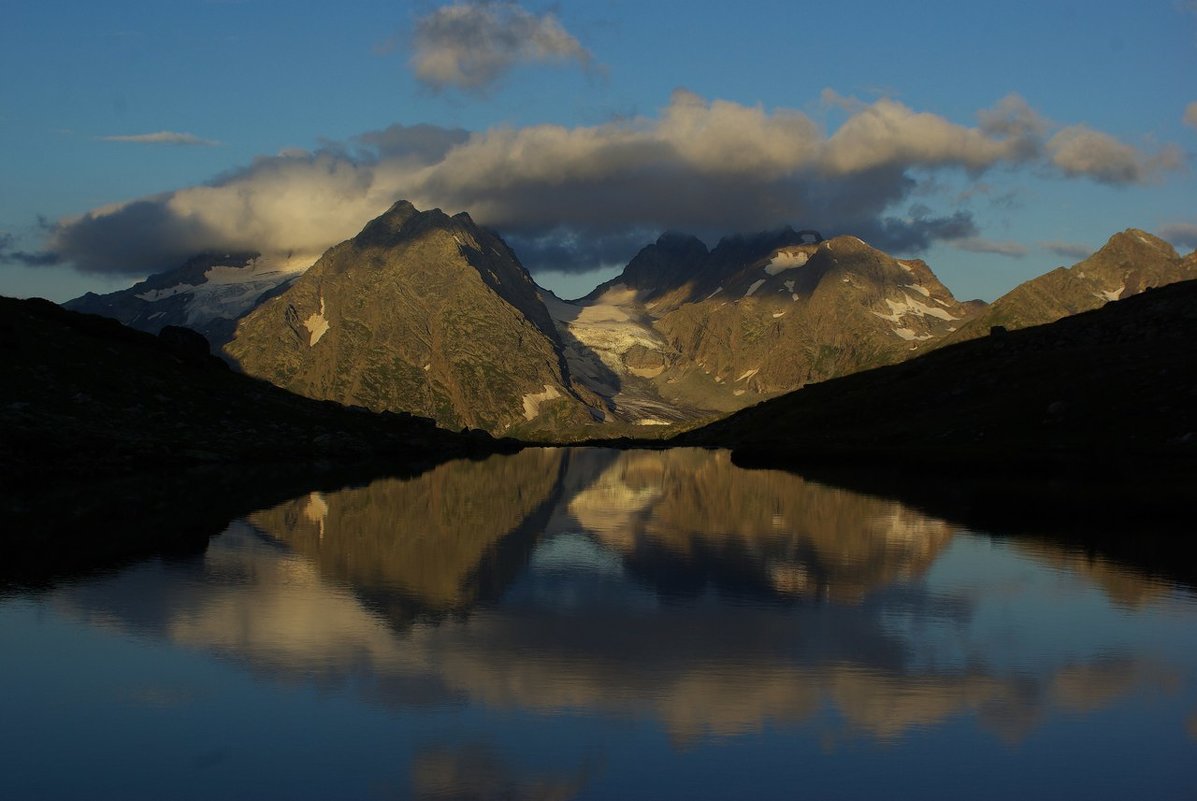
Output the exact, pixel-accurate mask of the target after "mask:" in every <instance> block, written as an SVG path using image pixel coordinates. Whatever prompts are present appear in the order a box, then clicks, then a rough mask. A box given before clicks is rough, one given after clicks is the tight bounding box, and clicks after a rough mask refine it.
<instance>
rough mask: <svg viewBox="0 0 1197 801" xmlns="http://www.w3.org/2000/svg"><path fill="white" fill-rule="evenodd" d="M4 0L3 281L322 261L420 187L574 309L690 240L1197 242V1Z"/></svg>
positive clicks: (1018, 245) (987, 267) (1006, 271)
mask: <svg viewBox="0 0 1197 801" xmlns="http://www.w3.org/2000/svg"><path fill="white" fill-rule="evenodd" d="M3 10H4V19H5V24H4V25H3V26H2V27H0V75H3V76H4V78H3V80H2V81H0V175H3V176H4V178H3V180H2V182H0V259H3V261H0V294H10V295H18V296H24V295H42V296H46V297H50V298H52V299H55V300H64V299H67V298H69V297H73V296H75V295H78V294H81V293H82V292H84V291H88V290H93V291H109V290H112V289H116V288H120V287H123V286H127V285H129V284H131V283H133V282H134V281H135V280H137V279H138V278H140V277H143V276H144V275H145V274H146V272H149V271H155V270H158V269H167V268H170V267H173V266H176V264H177V263H178V261H179V260H180V259H179V258H178V257H179V255H180V254H182V253H184V252H186V251H187V250H188V249H194V248H209V247H210V248H213V249H220V248H232V247H253V248H254V249H259V250H271V249H276V250H286V251H289V252H303V253H306V252H309V251H310V252H312V253H313V254H317V255H318V253H319V251H320V250H322V249H323V247H327V246H328V245H331V244H333V243H335V242H336V241H339V240H340V239H343V238H345V237H347V236H351V235H352V234H353V233H355V232H356V231H357V230H358V229H360V228H361V226H362V225H364V223H365V222H366V221H367V219H368V218H369V217H370V216H373V215H374V214H377V213H379V212H381V211H382V210H384V209H385V208H386V207H387V206H388V205H389V204H390V202H392V201H393V200H396V199H399V198H401V197H402V198H408V199H411V200H413V202H416V203H417V205H439V206H442V207H443V208H445V210H446V211H450V212H457V211H463V210H464V211H469V212H471V214H472V215H473V216H475V218H476V219H478V220H479V221H480V222H483V223H485V224H487V225H491V226H492V227H494V228H496V229H497V230H498V231H499V232H500V233H501V234H503V235H504V236H505V237H507V238H508V239H509V241H511V243H512V244H513V246H514V247H515V248H516V250H517V252H518V253H519V254H520V255H521V257H522V258H524V260H525V261H526V262H527V263H528V265H529V267H530V268H531V269H532V270H533V272H534V274H536V275H537V277H538V279H540V280H541V281H542V282H544V283H546V284H547V285H548V286H549V287H550V288H553V289H555V290H558V291H559V292H561V294H564V295H577V294H581V293H583V292H584V291H586V290H587V289H588V288H589V286H590V285H592V284H593V283H594V282H595V280H597V278H599V277H601V276H602V274H603V271H606V273H609V272H610V271H611V270H613V269H617V268H618V267H619V266H621V264H622V262H624V261H626V260H627V258H629V257H630V256H631V255H633V254H634V252H635V250H636V247H637V246H638V244H641V243H645V242H647V241H650V240H651V239H653V238H655V236H656V235H657V234H658V233H660V231H661V230H663V229H664V228H676V229H683V230H691V231H693V232H695V233H698V234H699V235H700V236H703V237H704V239H707V240H708V241H709V242H710V243H712V244H713V241H714V239H716V238H717V237H718V236H719V235H721V234H726V233H732V232H735V231H744V230H754V229H761V228H767V227H773V226H776V225H779V224H784V223H787V222H788V223H791V224H793V225H794V226H795V227H808V226H816V227H820V228H821V229H827V232H828V233H857V234H859V235H861V236H862V237H863V238H864V239H866V241H870V242H872V243H874V244H877V245H878V246H881V247H883V248H885V249H887V250H889V251H891V252H893V253H895V254H896V255H902V256H919V257H922V258H924V259H926V260H927V261H928V263H929V264H930V265H931V267H932V269H934V270H935V271H936V273H937V274H939V275H940V277H941V278H942V279H943V280H944V281H945V283H947V284H948V286H949V287H950V288H951V289H952V290H953V291H954V292H955V293H956V294H957V295H958V296H959V297H962V298H967V297H974V296H979V297H983V298H987V299H992V298H993V297H995V296H996V295H998V294H1001V293H1002V292H1004V291H1006V290H1007V289H1009V288H1011V287H1012V286H1014V285H1015V284H1017V283H1018V282H1020V281H1022V280H1025V279H1027V278H1030V277H1032V276H1034V275H1037V274H1039V273H1042V272H1044V271H1046V270H1048V269H1050V268H1052V267H1054V266H1056V265H1059V264H1071V263H1072V262H1074V261H1076V260H1078V258H1079V257H1080V256H1081V255H1083V253H1084V252H1085V251H1086V250H1092V249H1094V248H1096V247H1099V246H1100V245H1101V244H1102V243H1103V242H1104V241H1105V239H1106V238H1108V237H1109V236H1110V235H1111V234H1113V233H1114V232H1116V231H1118V230H1122V229H1124V228H1127V227H1130V226H1135V227H1140V228H1144V229H1147V230H1150V231H1154V232H1157V233H1160V234H1162V235H1165V236H1166V238H1169V239H1170V240H1171V241H1173V242H1174V244H1176V245H1177V247H1178V249H1180V250H1181V251H1182V252H1187V251H1189V250H1191V249H1193V247H1194V246H1197V178H1195V176H1194V171H1193V168H1194V154H1195V153H1197V105H1193V104H1197V4H1195V3H1193V2H1189V1H1186V0H1177V1H1175V2H1174V1H1173V0H1162V1H1161V2H1149V3H1143V2H1106V3H1101V2H1097V3H1094V2H1089V3H1075V2H1053V1H1052V0H1048V1H1047V2H1036V3H1029V2H1026V3H1020V2H1007V3H1003V4H993V5H980V4H966V3H959V2H952V3H947V2H927V3H923V4H920V6H919V7H918V9H917V14H916V13H912V12H913V9H912V8H911V7H910V6H904V5H902V4H893V3H879V2H836V3H798V2H765V1H760V2H754V1H753V0H743V1H742V2H739V3H726V4H705V3H693V2H685V3H683V2H673V0H664V1H659V2H652V3H642V2H641V3H634V2H624V1H623V0H610V1H608V2H603V1H602V0H590V1H589V2H573V1H571V0H562V2H556V3H551V4H550V3H538V2H532V0H526V2H523V3H522V4H516V3H510V2H503V3H494V2H492V3H466V2H458V3H450V2H413V3H394V2H391V3H381V2H369V1H367V2H356V3H352V4H326V3H305V2H269V1H267V0H244V2H237V1H236V0H225V1H224V2H221V1H218V0H209V1H205V0H172V2H161V0H159V2H153V3H151V2H108V3H103V4H93V3H83V2H48V1H47V2H36V3H34V2H21V1H19V0H7V1H6V2H5V3H4V5H3ZM1186 114H1188V123H1186ZM371 132H385V133H373V134H372V133H371ZM139 200H140V201H142V202H140V203H134V204H133V205H132V206H127V205H126V206H118V205H114V204H128V203H130V202H132V201H139Z"/></svg>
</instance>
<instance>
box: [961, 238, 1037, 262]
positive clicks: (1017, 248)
mask: <svg viewBox="0 0 1197 801" xmlns="http://www.w3.org/2000/svg"><path fill="white" fill-rule="evenodd" d="M952 245H953V246H955V247H956V248H958V249H960V250H967V251H969V252H971V253H995V254H997V255H998V256H1009V257H1010V258H1012V259H1021V258H1022V257H1023V256H1025V255H1027V252H1028V251H1027V246H1026V245H1023V244H1021V243H1019V242H996V241H994V240H992V239H985V238H983V237H979V236H966V237H962V238H960V239H954V240H952Z"/></svg>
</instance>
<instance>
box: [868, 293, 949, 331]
mask: <svg viewBox="0 0 1197 801" xmlns="http://www.w3.org/2000/svg"><path fill="white" fill-rule="evenodd" d="M885 305H887V306H889V312H890V313H889V314H882V313H881V312H877V311H875V312H873V314H875V315H877V316H878V317H880V318H881V319H882V320H889V321H890V322H891V323H897V322H900V321H901V318H902V317H905V316H906V315H908V314H912V315H914V316H915V317H935V318H937V319H939V320H959V319H960V318H959V317H953V316H952V315H951V314H949V313H948V312H947V311H945V310H944V309H937V308H935V307H934V306H928V305H927V304H926V303H922V302H921V301H917V300H915V299H914V298H912V297H910V295H907V294H906V293H904V292H903V293H902V298H901V299H900V300H892V299H890V298H886V300H885Z"/></svg>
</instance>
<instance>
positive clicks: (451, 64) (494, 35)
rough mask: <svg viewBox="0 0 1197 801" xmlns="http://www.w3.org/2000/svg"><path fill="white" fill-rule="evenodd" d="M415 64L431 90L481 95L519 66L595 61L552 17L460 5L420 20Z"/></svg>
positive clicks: (505, 6) (514, 7)
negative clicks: (452, 88)
mask: <svg viewBox="0 0 1197 801" xmlns="http://www.w3.org/2000/svg"><path fill="white" fill-rule="evenodd" d="M412 46H413V50H414V53H413V55H412V57H411V66H412V68H413V69H414V70H415V73H416V77H417V78H418V79H419V80H420V81H421V82H422V83H424V84H425V85H427V86H430V87H432V88H433V89H438V90H439V89H445V88H447V87H455V88H458V89H466V90H470V91H481V90H485V89H486V88H487V87H489V86H491V85H492V84H494V83H495V82H496V81H498V80H499V79H500V78H502V77H503V75H505V74H506V73H507V72H508V71H510V70H511V69H512V68H513V67H515V66H517V65H519V64H533V63H558V64H560V63H565V62H570V61H574V62H577V63H578V64H580V65H581V66H582V67H583V68H588V67H589V66H590V65H591V63H592V61H593V57H592V56H591V54H590V51H588V50H587V49H586V48H584V47H583V46H582V45H581V43H579V42H578V40H577V39H576V38H574V37H573V35H571V34H570V33H569V32H568V31H566V30H565V28H564V27H562V25H561V23H560V22H559V21H558V20H557V18H556V17H555V16H553V15H552V14H543V15H540V16H537V15H536V14H533V13H532V12H530V11H527V10H526V9H524V8H522V7H521V6H520V5H519V4H518V3H514V2H501V1H499V0H495V1H494V2H458V3H453V4H452V5H448V6H442V7H441V8H438V9H436V10H435V11H432V12H431V13H429V14H427V15H425V16H423V17H421V18H420V19H419V20H417V22H416V30H415V34H414V37H413V42H412Z"/></svg>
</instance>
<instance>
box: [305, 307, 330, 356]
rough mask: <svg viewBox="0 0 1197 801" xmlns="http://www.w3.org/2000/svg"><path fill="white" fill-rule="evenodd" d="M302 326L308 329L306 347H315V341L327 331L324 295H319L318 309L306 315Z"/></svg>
mask: <svg viewBox="0 0 1197 801" xmlns="http://www.w3.org/2000/svg"><path fill="white" fill-rule="evenodd" d="M303 327H304V328H306V329H308V334H309V335H310V338H309V340H308V347H315V345H316V343H317V342H319V341H320V337H322V336H324V334H325V333H326V332H327V331H328V318H327V317H325V316H324V296H323V295H321V296H320V311H319V313H313V314H311V315H309V316H308V319H306V320H304V321H303Z"/></svg>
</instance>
